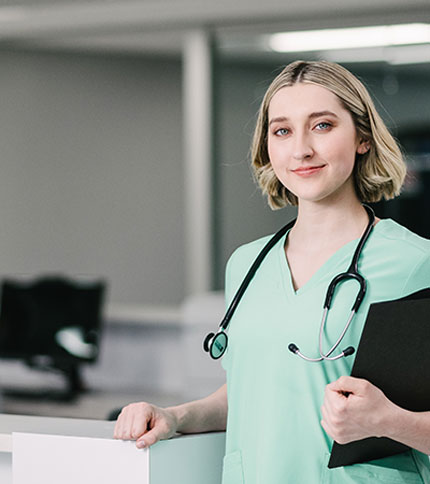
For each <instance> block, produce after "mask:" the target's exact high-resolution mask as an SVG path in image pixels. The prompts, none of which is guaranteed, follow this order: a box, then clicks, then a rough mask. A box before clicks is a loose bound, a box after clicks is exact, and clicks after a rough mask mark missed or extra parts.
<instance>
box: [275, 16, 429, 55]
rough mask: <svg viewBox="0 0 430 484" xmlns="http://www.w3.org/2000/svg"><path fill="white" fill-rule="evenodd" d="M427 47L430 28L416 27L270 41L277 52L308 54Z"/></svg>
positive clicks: (313, 33) (292, 35)
mask: <svg viewBox="0 0 430 484" xmlns="http://www.w3.org/2000/svg"><path fill="white" fill-rule="evenodd" d="M426 43H430V25H429V24H422V23H415V24H401V25H382V26H377V27H353V28H345V29H324V30H306V31H300V32H284V33H277V34H273V35H271V36H270V37H269V46H270V48H271V49H272V50H274V51H276V52H308V51H322V50H334V49H353V48H363V47H385V46H393V45H410V44H426Z"/></svg>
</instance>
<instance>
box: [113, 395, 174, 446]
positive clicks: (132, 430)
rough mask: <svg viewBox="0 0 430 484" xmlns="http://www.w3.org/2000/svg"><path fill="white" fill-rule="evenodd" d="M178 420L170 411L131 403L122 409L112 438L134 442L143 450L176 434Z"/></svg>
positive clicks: (143, 403) (145, 404)
mask: <svg viewBox="0 0 430 484" xmlns="http://www.w3.org/2000/svg"><path fill="white" fill-rule="evenodd" d="M177 428H178V420H177V418H176V416H175V414H174V412H173V411H172V410H169V409H164V408H160V407H157V406H155V405H151V404H150V403H146V402H139V403H131V404H130V405H127V406H126V407H124V408H123V409H122V411H121V413H120V414H119V417H118V420H117V422H116V425H115V430H114V438H115V439H122V440H136V447H138V448H139V449H143V448H145V447H149V446H151V445H153V444H155V443H156V442H158V441H159V440H164V439H168V438H169V437H171V436H172V435H173V434H175V433H176V431H177Z"/></svg>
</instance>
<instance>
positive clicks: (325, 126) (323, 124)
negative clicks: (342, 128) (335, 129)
mask: <svg viewBox="0 0 430 484" xmlns="http://www.w3.org/2000/svg"><path fill="white" fill-rule="evenodd" d="M331 127H332V125H331V124H330V123H326V122H321V123H318V124H317V125H316V128H317V129H319V130H321V131H323V130H326V129H329V128H331Z"/></svg>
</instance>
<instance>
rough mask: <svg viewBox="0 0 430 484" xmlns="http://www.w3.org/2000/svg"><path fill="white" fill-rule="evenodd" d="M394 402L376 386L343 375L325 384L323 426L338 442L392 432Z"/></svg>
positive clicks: (379, 435) (394, 410) (394, 412)
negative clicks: (390, 424)
mask: <svg viewBox="0 0 430 484" xmlns="http://www.w3.org/2000/svg"><path fill="white" fill-rule="evenodd" d="M396 408H398V407H397V406H396V405H394V404H393V403H392V402H391V401H390V400H388V398H387V397H386V396H385V395H384V393H383V392H382V391H381V390H380V389H379V388H377V387H375V385H372V384H371V383H369V382H368V381H367V380H363V379H361V378H353V377H351V376H342V377H340V378H339V379H338V380H336V381H335V382H333V383H330V384H329V385H327V386H326V390H325V395H324V403H323V405H322V407H321V410H322V417H323V418H322V420H321V425H322V426H323V428H324V430H325V431H326V432H327V434H328V435H329V436H330V437H331V438H333V439H334V440H335V441H336V442H338V443H339V444H346V443H348V442H352V441H354V440H361V439H364V438H366V437H382V436H385V435H387V434H389V429H388V428H387V425H389V423H390V420H391V419H392V418H393V416H394V415H395V414H396Z"/></svg>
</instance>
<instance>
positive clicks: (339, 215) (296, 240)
mask: <svg viewBox="0 0 430 484" xmlns="http://www.w3.org/2000/svg"><path fill="white" fill-rule="evenodd" d="M367 223H368V215H367V212H366V210H365V208H364V207H363V206H362V204H361V203H360V201H359V200H358V199H356V198H354V199H350V200H343V201H342V203H336V204H324V203H313V202H304V203H299V210H298V217H297V221H296V224H295V225H294V227H293V229H292V230H291V233H290V235H289V239H290V243H291V244H294V245H296V246H301V247H303V248H306V249H309V248H312V247H313V248H315V249H316V250H317V249H318V247H319V248H325V247H330V246H337V247H339V246H341V245H343V244H345V243H347V242H349V241H351V240H354V239H356V238H358V237H360V236H361V234H362V233H363V231H364V229H365V227H366V225H367Z"/></svg>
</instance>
